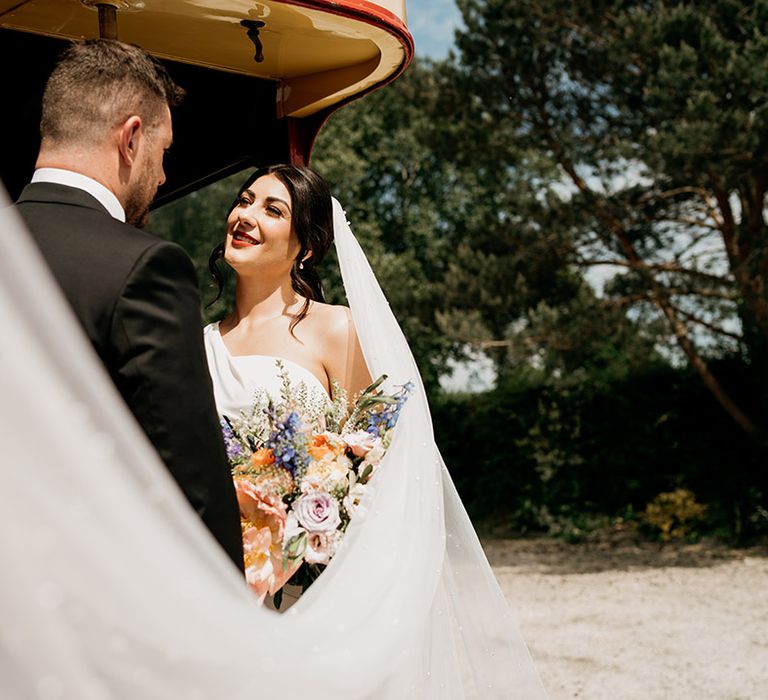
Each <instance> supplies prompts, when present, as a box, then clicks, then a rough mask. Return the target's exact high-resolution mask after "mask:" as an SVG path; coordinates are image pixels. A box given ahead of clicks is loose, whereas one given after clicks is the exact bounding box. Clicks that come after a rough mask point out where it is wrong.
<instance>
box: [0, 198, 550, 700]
mask: <svg viewBox="0 0 768 700" xmlns="http://www.w3.org/2000/svg"><path fill="white" fill-rule="evenodd" d="M334 225H335V232H336V245H337V250H338V253H339V260H340V265H341V269H342V275H343V279H344V284H345V288H346V291H347V296H348V299H349V302H350V307H351V310H352V316H353V319H354V322H355V326H356V329H357V333H358V337H359V339H360V342H361V346H362V348H363V352H364V355H365V358H366V361H367V363H368V365H369V368H370V371H371V374H372V375H373V376H378V375H379V374H382V373H386V374H388V375H389V377H390V381H391V382H392V383H393V384H402V383H405V382H406V381H409V380H413V381H414V382H415V383H416V390H415V391H414V393H413V394H412V396H411V398H410V399H409V401H408V403H407V404H406V407H405V408H404V410H403V413H402V415H401V418H400V421H399V423H398V428H397V430H396V435H395V439H394V441H393V443H392V446H391V447H390V450H389V452H388V453H387V455H386V457H385V460H384V462H383V463H382V465H381V468H380V469H379V471H378V473H377V475H376V478H375V479H374V480H373V481H372V484H373V488H372V489H371V490H370V494H369V496H368V498H367V500H366V501H365V502H364V503H363V508H364V509H365V511H366V515H365V517H363V518H358V519H357V520H356V521H355V522H353V523H352V524H351V525H350V527H349V529H348V531H347V536H346V538H345V541H344V545H343V546H342V548H341V550H340V551H339V553H338V554H337V555H336V557H335V558H334V559H333V560H332V562H331V564H330V566H329V567H328V568H327V570H326V571H325V572H324V574H323V575H322V576H321V577H320V578H319V579H318V580H317V581H316V583H315V584H314V585H313V586H312V587H311V588H310V589H309V590H308V591H307V592H306V594H305V595H304V596H302V597H301V598H300V600H299V601H298V602H297V603H296V604H295V605H294V606H293V607H292V608H291V609H290V610H288V611H287V612H286V613H285V614H276V613H274V612H272V611H270V610H267V609H264V608H261V607H259V606H258V605H256V603H255V602H254V599H253V596H252V594H251V592H250V591H249V589H248V588H247V587H246V585H245V583H244V582H243V581H242V580H241V577H240V576H239V575H238V573H237V572H236V571H235V570H234V568H233V567H232V565H231V563H230V562H229V560H228V559H227V557H226V556H225V555H224V554H223V553H222V552H221V551H220V549H219V547H218V545H217V544H216V542H215V541H214V540H213V538H212V537H211V536H210V534H209V533H208V531H207V530H206V529H205V528H204V527H203V525H202V524H201V522H200V521H199V519H198V518H197V516H196V515H195V514H194V513H193V512H192V510H191V509H190V508H189V506H188V504H187V502H186V500H185V499H184V497H183V495H182V494H181V492H180V491H179V489H178V487H177V486H176V484H175V483H174V482H173V480H172V479H171V478H170V476H169V475H168V473H167V472H166V470H165V468H164V467H163V466H162V464H161V463H160V462H159V461H158V458H157V456H156V454H155V453H154V451H153V449H152V448H151V446H150V445H149V443H148V442H147V440H146V438H145V436H144V434H143V433H142V432H141V430H140V428H139V427H138V426H137V425H136V423H135V421H134V420H133V417H132V416H131V415H130V413H129V412H128V411H127V409H126V408H125V406H124V404H123V403H122V400H121V398H120V397H119V395H118V394H117V392H116V390H115V389H114V387H113V385H112V384H111V382H110V380H109V378H108V376H107V374H106V372H105V371H104V370H103V368H102V367H101V365H100V363H99V362H98V359H97V358H96V356H95V354H94V352H93V349H92V348H91V346H90V344H89V343H88V342H87V340H86V339H85V337H84V336H83V334H82V332H81V331H80V329H79V326H78V324H77V322H76V320H75V319H74V317H73V315H72V312H71V311H70V310H69V308H68V306H67V305H66V303H65V302H64V301H63V299H62V297H61V295H60V292H59V291H58V289H57V288H56V286H55V283H54V282H53V281H52V279H51V277H50V275H49V273H48V271H47V269H46V268H45V265H44V263H43V262H42V258H41V257H40V255H39V253H38V251H37V250H36V248H35V246H34V244H33V243H31V241H30V239H29V238H28V236H27V234H26V232H25V230H24V227H23V224H22V223H21V221H20V219H19V217H18V216H17V214H16V212H15V210H14V209H13V208H11V207H9V206H7V197H5V195H4V193H3V192H0V324H2V328H3V333H2V335H0V426H2V427H1V428H0V430H1V431H2V443H0V459H1V466H0V528H2V532H3V535H2V538H0V696H1V697H3V698H4V699H7V700H21V699H22V698H23V699H25V700H26V699H28V698H41V699H42V700H49V699H50V700H53V699H59V698H61V699H66V698H72V699H77V700H91V699H94V700H95V699H102V698H109V699H110V700H111V699H117V698H120V699H124V700H136V699H137V698H142V700H178V698H190V699H199V700H208V699H209V698H210V699H211V700H213V699H214V698H215V699H217V700H218V699H219V698H231V699H239V698H254V699H256V700H261V699H263V698H269V697H282V698H298V697H313V698H318V699H325V698H328V699H330V698H333V699H334V700H343V699H349V700H364V699H366V698H370V699H374V698H376V699H391V700H403V699H407V698H413V699H416V698H419V699H422V698H424V699H427V698H429V699H433V700H452V699H454V698H455V699H460V698H478V699H479V698H483V699H488V698H517V699H520V700H539V699H540V698H545V697H546V695H545V693H544V690H543V688H542V686H541V683H540V681H539V679H538V676H537V674H536V672H535V669H534V667H533V664H532V662H531V660H530V656H529V655H528V651H527V649H526V647H525V644H524V642H523V640H522V638H521V636H520V634H519V632H518V630H517V627H516V625H515V623H514V620H513V618H512V615H511V613H510V611H509V608H508V606H507V603H506V601H505V600H504V598H503V596H502V594H501V592H500V590H499V588H498V585H497V584H496V581H495V579H494V577H493V573H492V571H491V569H490V567H489V566H488V563H487V561H486V559H485V557H484V555H483V552H482V549H481V547H480V544H479V542H478V540H477V537H476V536H475V533H474V530H473V529H472V526H471V524H470V522H469V520H468V518H467V516H466V513H465V511H464V508H463V506H462V505H461V502H460V500H459V498H458V496H457V494H456V491H455V489H454V487H453V485H452V483H451V481H450V478H449V476H448V473H447V471H446V469H445V466H444V464H443V462H442V459H441V457H440V454H439V452H438V450H437V447H436V445H435V443H434V438H433V435H432V427H431V420H430V416H429V409H428V406H427V403H426V399H425V397H424V391H423V387H422V386H421V382H420V380H419V377H418V372H417V369H416V365H415V363H414V361H413V358H412V356H411V353H410V350H409V349H408V345H407V343H406V341H405V338H404V337H403V335H402V333H401V331H400V329H399V327H398V325H397V322H396V321H395V319H394V317H393V315H392V314H391V312H390V310H389V307H388V305H387V303H386V300H385V298H384V296H383V294H382V292H381V289H380V288H379V286H378V284H377V282H376V279H375V277H374V275H373V273H372V271H371V269H370V267H369V266H368V263H367V260H366V259H365V256H364V254H363V253H362V251H361V250H360V247H359V245H358V244H357V242H356V241H355V239H354V237H353V236H352V233H351V231H350V229H349V226H348V224H347V222H346V218H345V216H344V213H343V211H342V210H341V207H340V206H339V205H338V203H336V202H334Z"/></svg>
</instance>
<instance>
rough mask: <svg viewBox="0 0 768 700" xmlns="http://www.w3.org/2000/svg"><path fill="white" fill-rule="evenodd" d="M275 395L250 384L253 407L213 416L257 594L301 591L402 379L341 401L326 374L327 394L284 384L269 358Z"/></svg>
mask: <svg viewBox="0 0 768 700" xmlns="http://www.w3.org/2000/svg"><path fill="white" fill-rule="evenodd" d="M276 363H277V367H278V371H279V375H280V379H281V392H280V401H273V400H272V399H271V397H270V396H269V395H268V394H267V392H266V391H264V392H259V393H257V395H256V400H255V403H254V405H253V408H252V409H251V410H250V411H248V412H241V414H240V416H239V417H238V418H224V419H222V430H223V432H224V442H225V444H226V447H227V455H228V457H229V460H230V463H231V465H232V475H233V478H234V481H235V489H236V492H237V499H238V503H239V505H240V519H241V520H240V521H241V527H242V534H243V551H244V557H245V572H246V579H247V581H248V583H249V585H250V586H251V587H252V588H253V589H254V591H255V592H256V593H257V595H258V596H259V599H260V600H261V601H263V600H264V598H265V597H266V595H267V594H269V595H272V596H274V603H275V606H276V607H278V608H279V607H280V602H281V599H282V587H283V586H284V585H285V584H286V583H288V581H289V580H290V581H291V583H295V584H298V585H300V586H301V587H302V589H303V590H306V588H307V587H308V586H309V585H311V583H312V582H313V581H314V580H315V579H316V578H317V576H318V575H319V574H320V573H321V572H322V570H323V568H325V566H326V565H327V564H328V562H329V561H330V559H331V558H332V557H333V555H334V554H335V553H336V551H337V549H338V547H339V544H340V543H341V540H342V537H343V534H344V532H345V530H346V529H347V526H348V525H349V523H350V520H351V519H352V518H353V517H355V516H358V515H360V514H361V510H362V509H361V506H360V504H361V501H362V499H363V496H364V495H365V493H366V491H367V490H368V489H369V488H370V485H369V481H370V479H371V476H372V475H373V474H374V472H375V471H376V469H377V467H378V466H379V464H380V463H381V460H382V457H383V456H384V454H385V452H386V450H387V448H388V447H389V443H390V441H391V439H392V432H393V430H394V427H395V424H396V422H397V419H398V416H399V414H400V410H401V409H402V407H403V404H404V403H405V401H406V400H407V398H408V395H409V393H410V392H411V390H412V388H413V385H412V383H411V382H409V383H407V384H405V385H404V386H401V387H399V388H398V390H397V391H396V392H395V393H393V394H385V393H384V392H383V390H382V389H381V386H382V384H383V382H384V381H385V379H386V376H385V375H383V376H381V377H380V378H379V379H377V380H376V381H375V382H374V383H373V384H372V385H371V386H369V387H368V388H367V389H365V390H364V391H363V392H362V393H361V394H360V395H359V396H358V397H357V400H356V401H355V403H354V406H352V408H351V410H350V409H349V408H348V404H347V396H346V393H345V392H344V390H343V389H342V388H341V387H340V386H339V385H338V383H336V382H334V383H333V386H332V394H333V397H334V398H333V401H332V402H329V401H328V400H327V399H325V398H324V397H320V400H318V398H317V395H316V394H315V395H314V396H313V395H312V393H311V392H309V391H308V390H307V387H306V385H305V384H304V383H300V384H298V385H293V384H292V382H291V380H290V378H289V376H288V373H287V372H286V371H285V368H284V366H283V364H282V363H281V362H280V361H279V360H277V361H276Z"/></svg>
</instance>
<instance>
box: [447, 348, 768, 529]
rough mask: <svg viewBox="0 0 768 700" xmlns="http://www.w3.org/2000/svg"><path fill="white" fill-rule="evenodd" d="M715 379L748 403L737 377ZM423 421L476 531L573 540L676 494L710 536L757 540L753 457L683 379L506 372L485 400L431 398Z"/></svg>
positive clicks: (757, 476) (757, 460)
mask: <svg viewBox="0 0 768 700" xmlns="http://www.w3.org/2000/svg"><path fill="white" fill-rule="evenodd" d="M716 368H717V370H718V372H720V374H721V375H722V377H723V378H724V381H727V386H728V388H729V390H730V391H732V392H733V394H734V395H735V396H738V397H739V398H740V399H742V400H744V401H745V402H747V401H748V400H747V399H746V394H748V392H749V391H750V389H751V387H750V375H749V373H748V372H746V371H745V368H744V366H743V365H741V364H740V363H738V362H733V361H723V362H720V363H718V364H717V366H716ZM747 405H748V404H747ZM432 415H433V420H434V424H435V434H436V437H437V440H438V444H439V445H440V448H441V451H442V454H443V457H444V458H445V461H446V463H447V464H448V468H449V470H450V471H451V475H452V477H453V480H454V482H455V483H456V486H457V488H458V490H459V493H460V494H461V496H462V499H463V500H464V503H465V505H466V506H467V508H468V510H469V513H470V515H471V516H472V517H473V519H476V520H477V521H480V522H482V521H492V522H495V523H496V524H497V525H498V524H499V523H502V522H503V523H506V525H507V529H514V530H517V531H522V532H525V531H528V530H543V531H547V532H550V533H554V534H558V535H560V536H564V537H566V538H568V539H577V538H579V537H581V536H583V535H584V534H585V533H586V531H587V529H588V528H589V527H590V523H591V522H595V521H599V520H600V518H601V517H619V516H620V517H623V516H625V515H626V514H627V512H640V511H643V510H644V509H645V507H646V504H647V503H648V502H650V501H652V500H653V499H654V498H655V497H656V496H657V495H658V494H659V493H663V492H668V491H674V490H676V489H678V488H684V489H688V490H691V491H693V492H694V493H696V494H697V496H698V498H699V499H700V500H701V502H703V503H706V504H708V507H709V515H708V519H707V527H708V528H711V529H712V530H713V531H718V532H720V533H722V534H728V535H730V536H732V537H737V538H748V537H750V536H752V535H755V534H757V533H760V532H763V533H765V532H768V519H766V518H764V517H763V513H764V512H765V506H764V504H765V495H766V494H767V493H768V478H766V474H765V469H764V468H763V466H764V465H763V461H762V457H761V455H760V453H759V451H758V450H757V449H756V447H755V446H754V445H753V444H751V443H749V442H745V441H744V440H743V439H740V434H739V429H738V427H737V426H736V425H735V424H733V423H732V422H731V421H729V420H728V417H727V416H726V415H725V414H724V413H723V412H722V411H721V410H720V409H719V406H718V404H717V402H716V401H715V400H714V399H713V398H712V397H711V396H710V395H709V393H708V392H707V390H706V389H705V388H704V387H703V386H702V385H701V384H700V383H699V382H698V381H697V379H696V377H695V375H694V374H692V373H691V372H690V371H688V370H682V369H673V368H670V367H668V366H665V365H663V364H657V365H650V366H649V365H645V366H644V367H635V368H634V369H633V370H632V371H631V372H623V373H622V372H617V373H615V374H614V376H612V377H611V376H610V375H608V374H607V373H601V380H600V381H590V379H589V377H586V376H583V377H582V378H581V379H580V380H578V381H571V380H570V379H569V378H568V377H563V378H561V379H554V378H547V377H546V375H544V374H543V373H540V372H535V371H528V372H527V373H525V374H521V373H519V372H515V373H511V374H510V375H508V376H506V377H505V378H504V379H503V380H502V381H501V382H500V384H499V387H498V388H497V389H495V390H494V391H492V392H487V393H485V394H479V395H477V394H474V395H472V394H466V395H446V396H442V397H441V398H440V399H439V400H437V401H435V402H433V410H432Z"/></svg>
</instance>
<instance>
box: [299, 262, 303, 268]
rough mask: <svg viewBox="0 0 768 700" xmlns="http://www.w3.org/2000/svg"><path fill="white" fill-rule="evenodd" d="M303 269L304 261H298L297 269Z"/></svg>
mask: <svg viewBox="0 0 768 700" xmlns="http://www.w3.org/2000/svg"><path fill="white" fill-rule="evenodd" d="M303 269H304V263H303V262H300V263H299V270H303Z"/></svg>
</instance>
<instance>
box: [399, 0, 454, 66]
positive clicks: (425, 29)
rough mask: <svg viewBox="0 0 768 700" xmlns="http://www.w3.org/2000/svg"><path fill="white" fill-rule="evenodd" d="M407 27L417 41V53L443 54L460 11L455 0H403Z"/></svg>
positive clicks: (438, 55) (449, 43)
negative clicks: (404, 1) (406, 14)
mask: <svg viewBox="0 0 768 700" xmlns="http://www.w3.org/2000/svg"><path fill="white" fill-rule="evenodd" d="M406 10H407V13H408V29H409V30H410V32H411V34H413V39H414V41H415V43H416V55H417V56H421V57H429V58H436V59H439V58H445V57H446V56H447V55H448V49H449V48H450V47H451V46H452V45H453V30H454V27H456V26H458V25H459V24H460V23H461V15H460V14H459V10H458V8H457V7H456V3H455V1H454V0H406Z"/></svg>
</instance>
